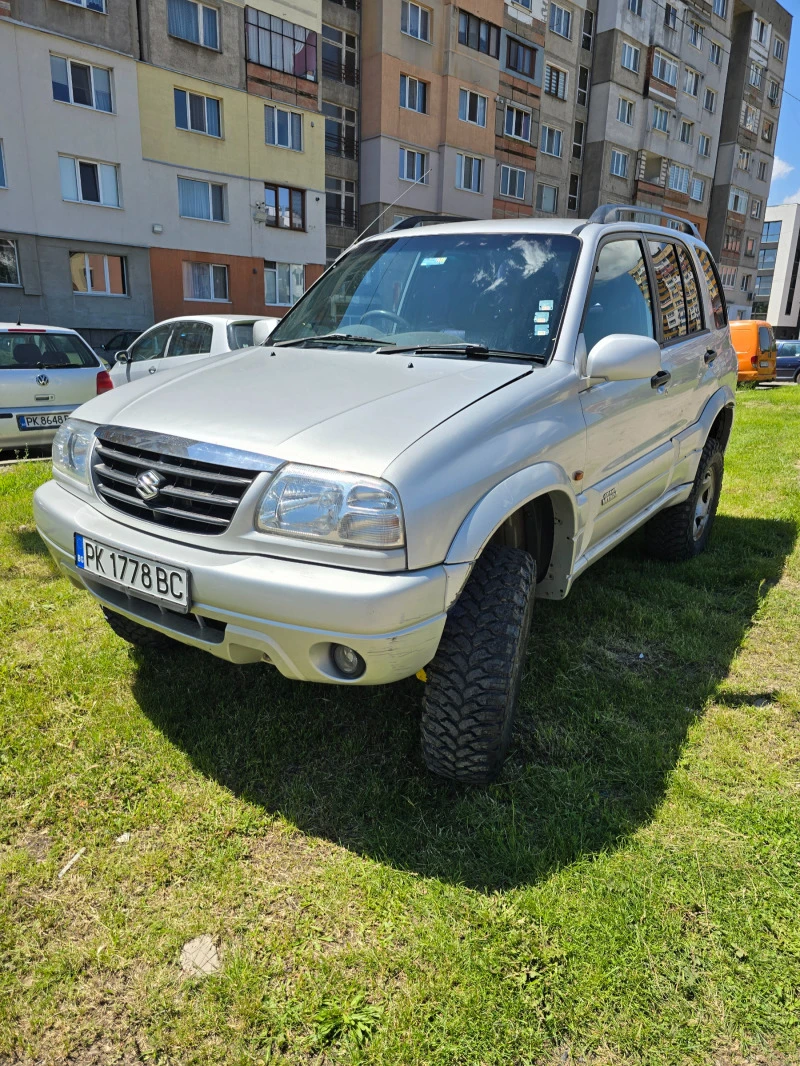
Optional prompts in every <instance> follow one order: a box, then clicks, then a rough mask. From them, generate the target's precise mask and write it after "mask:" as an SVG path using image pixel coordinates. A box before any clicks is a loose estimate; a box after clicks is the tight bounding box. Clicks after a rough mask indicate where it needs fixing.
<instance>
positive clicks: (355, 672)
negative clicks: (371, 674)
mask: <svg viewBox="0 0 800 1066" xmlns="http://www.w3.org/2000/svg"><path fill="white" fill-rule="evenodd" d="M331 655H332V657H333V665H334V666H335V667H336V669H337V670H338V671H339V673H341V674H344V676H345V677H360V676H361V675H362V674H363V673H364V671H365V670H366V668H367V664H366V663H365V662H364V660H363V659H362V658H361V656H360V655H359V654H358V652H357V651H355V650H354V649H353V648H348V647H347V645H346V644H334V645H333V647H332V648H331Z"/></svg>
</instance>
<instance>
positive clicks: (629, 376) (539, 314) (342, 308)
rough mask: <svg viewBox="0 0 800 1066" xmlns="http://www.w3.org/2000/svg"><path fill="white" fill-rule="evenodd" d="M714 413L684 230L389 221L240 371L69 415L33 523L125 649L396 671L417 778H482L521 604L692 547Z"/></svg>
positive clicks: (714, 307) (723, 352) (715, 495)
mask: <svg viewBox="0 0 800 1066" xmlns="http://www.w3.org/2000/svg"><path fill="white" fill-rule="evenodd" d="M654 216H655V217H654ZM430 221H431V220H430V219H426V220H425V222H430ZM662 222H669V223H671V225H670V226H667V225H665V224H662ZM735 388H736V356H735V354H734V352H733V349H732V347H731V343H730V335H729V330H728V326H727V315H726V309H725V301H724V297H723V293H722V287H721V284H720V280H719V276H718V273H717V268H716V266H715V265H714V263H713V261H712V258H711V255H710V253H709V251H708V249H707V248H706V246H705V245H704V244H703V242H702V240H701V239H700V236H699V234H698V233H697V231H696V230H695V229H694V227H693V226H692V225H691V223H686V222H684V221H683V220H679V219H662V218H661V217H660V216H658V212H653V210H652V209H651V210H648V209H644V208H635V209H630V208H628V209H625V208H619V207H609V208H603V209H600V210H599V211H598V212H597V213H596V214H595V215H594V216H593V217H592V218H591V219H589V220H588V221H587V222H575V221H566V220H556V221H545V220H535V219H514V220H511V219H506V220H497V221H481V222H460V223H453V224H439V225H419V226H415V225H414V220H404V222H403V223H402V224H401V225H400V226H398V227H395V228H394V229H393V230H392V231H389V232H387V233H382V234H379V235H377V236H375V237H370V238H368V239H366V240H364V241H361V242H360V243H358V244H357V245H355V246H354V247H353V248H352V249H351V250H350V251H348V252H347V254H345V255H344V256H342V257H340V258H339V259H338V260H337V261H336V262H335V263H334V264H333V266H331V267H330V268H329V269H328V271H327V272H326V273H325V274H324V275H323V276H322V278H321V279H320V280H319V281H318V282H317V283H316V284H315V285H314V286H313V287H312V288H311V289H310V290H309V291H308V292H307V293H306V295H305V296H304V297H303V298H302V299H301V300H300V301H299V303H298V304H297V305H296V306H295V307H294V308H293V309H292V310H291V311H289V313H288V314H287V315H286V317H285V318H284V319H283V320H282V321H281V323H280V325H279V326H278V327H277V329H276V330H275V331H274V332H273V333H272V334H271V336H270V337H269V338H268V339H267V341H266V342H265V345H264V346H261V347H256V348H251V349H247V350H245V351H241V352H237V353H233V354H232V355H231V356H229V357H226V359H225V360H224V361H222V362H216V361H211V362H208V363H206V364H204V365H202V366H199V367H198V366H195V367H193V368H192V369H191V370H187V371H186V372H185V373H182V374H181V373H178V374H174V375H170V380H168V381H165V382H163V383H158V384H155V386H151V385H150V383H149V382H146V381H145V382H135V383H133V384H131V385H127V386H126V387H125V388H124V389H122V390H119V391H118V392H115V393H113V394H111V395H110V396H106V397H101V398H99V399H97V400H93V401H92V402H91V403H90V404H87V406H86V407H84V408H82V409H81V410H80V411H79V412H78V413H77V417H76V418H74V419H71V420H70V421H69V422H68V423H67V425H65V426H64V427H63V428H62V429H61V430H60V431H59V434H58V437H57V439H56V442H55V446H54V452H53V476H54V480H53V481H51V482H49V483H48V484H46V485H44V486H42V487H41V488H40V489H39V490H38V491H37V493H36V498H35V510H36V521H37V524H38V528H39V531H40V533H41V535H42V537H43V538H44V540H45V542H46V544H47V545H48V547H49V549H50V551H51V552H52V554H53V557H54V558H55V559H56V560H57V562H58V564H59V566H60V567H61V568H62V569H63V571H64V572H65V573H66V574H67V575H68V576H69V577H70V578H71V579H72V581H73V582H74V583H75V584H76V585H78V586H79V587H82V588H85V589H87V590H88V591H89V592H90V593H91V594H92V595H93V596H94V597H95V599H96V600H97V601H99V603H100V604H101V606H102V608H103V611H104V613H105V616H106V618H107V620H108V622H109V624H110V625H111V626H112V628H113V629H114V630H115V631H116V632H117V633H119V634H120V635H122V636H123V637H125V639H127V640H129V641H131V642H132V643H134V644H138V645H140V646H142V647H155V646H160V647H165V648H169V647H172V646H173V642H174V641H179V642H182V643H184V644H191V645H193V646H195V647H197V648H203V649H205V650H206V651H208V652H210V653H211V654H213V655H217V656H219V657H221V658H223V659H227V660H229V661H231V662H235V663H256V662H261V663H270V664H272V665H273V666H275V667H276V668H277V669H278V670H280V671H281V673H282V674H284V675H285V676H286V677H290V678H294V679H296V680H299V681H316V682H327V683H332V684H341V685H379V684H386V683H387V682H392V681H396V680H399V679H401V678H407V677H409V676H412V675H414V674H418V676H419V677H420V678H421V679H423V680H424V681H425V690H424V691H425V696H424V699H423V710H422V748H423V754H424V757H425V760H426V762H427V765H428V766H429V767H430V769H431V770H433V771H434V772H435V773H437V774H440V775H443V776H445V777H450V778H454V779H457V780H460V781H467V782H476V783H482V782H486V781H489V780H491V779H493V778H494V777H495V776H496V775H497V774H498V773H499V772H500V769H501V767H502V764H503V760H504V758H505V755H506V752H507V750H508V747H509V743H510V740H511V735H512V725H513V720H514V713H515V708H516V703H517V695H518V692H519V686H520V681H521V678H522V674H523V672H524V669H525V663H526V659H527V654H528V649H527V645H528V635H529V631H530V625H531V613H532V611H533V607H534V601H535V599H536V598H545V599H553V600H559V599H563V598H564V597H565V596H566V595H567V594H568V593H569V591H570V588H571V587H572V584H573V582H574V581H575V579H576V578H577V577H578V576H579V575H580V574H581V573H582V572H583V571H584V570H586V568H587V567H588V566H590V565H591V564H592V563H593V562H594V561H595V560H596V559H598V558H600V556H602V555H603V554H605V553H606V552H608V551H609V550H610V549H612V548H613V547H614V546H615V545H617V544H619V543H620V541H621V540H623V539H624V538H625V537H627V536H628V535H629V534H630V533H631V532H632V531H633V530H634V529H636V528H637V527H639V526H642V525H645V524H647V533H648V544H649V546H650V550H651V551H652V553H653V554H654V555H655V556H656V557H658V558H661V559H668V560H675V561H677V560H682V559H690V558H693V557H694V556H696V555H698V554H699V553H700V552H702V551H703V549H704V548H705V546H706V544H707V543H708V538H709V535H710V533H711V529H712V524H713V521H714V514H715V512H716V508H717V501H718V499H719V494H720V489H721V487H722V476H723V456H724V451H725V447H726V444H727V442H728V437H729V435H730V431H731V425H732V421H733V405H734V401H735Z"/></svg>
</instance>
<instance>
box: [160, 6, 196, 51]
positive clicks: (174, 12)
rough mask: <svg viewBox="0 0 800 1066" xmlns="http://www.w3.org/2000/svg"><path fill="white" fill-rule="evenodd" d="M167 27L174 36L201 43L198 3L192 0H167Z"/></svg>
mask: <svg viewBox="0 0 800 1066" xmlns="http://www.w3.org/2000/svg"><path fill="white" fill-rule="evenodd" d="M167 29H168V30H169V32H170V33H171V34H172V35H173V36H174V37H183V38H185V39H186V40H187V41H194V42H195V43H196V44H199V43H200V27H199V25H198V20H197V4H193V3H192V2H191V0H167Z"/></svg>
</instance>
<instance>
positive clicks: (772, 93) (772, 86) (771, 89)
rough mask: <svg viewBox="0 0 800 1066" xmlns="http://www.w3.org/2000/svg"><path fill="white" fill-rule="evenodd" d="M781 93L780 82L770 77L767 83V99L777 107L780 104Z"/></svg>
mask: <svg viewBox="0 0 800 1066" xmlns="http://www.w3.org/2000/svg"><path fill="white" fill-rule="evenodd" d="M780 94H781V87H780V83H779V82H777V81H775V79H774V78H770V79H769V83H768V84H767V99H768V100H769V102H770V103H771V104H772V106H773V107H777V105H778V97H779V96H780Z"/></svg>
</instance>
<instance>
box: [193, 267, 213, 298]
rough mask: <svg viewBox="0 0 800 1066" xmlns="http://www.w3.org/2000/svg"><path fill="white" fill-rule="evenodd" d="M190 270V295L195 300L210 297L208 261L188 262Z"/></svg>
mask: <svg viewBox="0 0 800 1066" xmlns="http://www.w3.org/2000/svg"><path fill="white" fill-rule="evenodd" d="M187 265H188V267H189V269H190V271H191V283H190V286H189V289H190V292H191V295H192V296H193V297H194V298H195V300H210V299H211V271H210V270H209V268H208V263H188V264H187Z"/></svg>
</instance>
